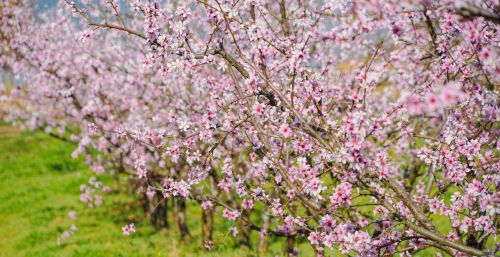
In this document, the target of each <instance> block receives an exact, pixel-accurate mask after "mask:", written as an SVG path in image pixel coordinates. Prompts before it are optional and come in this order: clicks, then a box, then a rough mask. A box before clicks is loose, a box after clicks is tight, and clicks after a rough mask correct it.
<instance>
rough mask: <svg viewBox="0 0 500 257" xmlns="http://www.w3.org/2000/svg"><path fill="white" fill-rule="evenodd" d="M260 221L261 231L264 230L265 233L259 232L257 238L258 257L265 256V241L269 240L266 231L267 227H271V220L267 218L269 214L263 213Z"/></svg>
mask: <svg viewBox="0 0 500 257" xmlns="http://www.w3.org/2000/svg"><path fill="white" fill-rule="evenodd" d="M262 220H263V222H264V224H263V225H262V229H263V230H265V233H262V231H261V232H260V237H259V256H260V257H262V256H266V252H267V240H268V239H269V235H268V233H267V231H268V230H269V227H270V225H271V219H270V218H269V214H268V212H267V211H265V212H264V214H263V215H262Z"/></svg>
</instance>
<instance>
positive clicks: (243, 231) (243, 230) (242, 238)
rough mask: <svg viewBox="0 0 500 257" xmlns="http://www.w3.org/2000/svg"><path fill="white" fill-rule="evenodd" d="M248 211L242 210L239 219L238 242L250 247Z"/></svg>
mask: <svg viewBox="0 0 500 257" xmlns="http://www.w3.org/2000/svg"><path fill="white" fill-rule="evenodd" d="M249 221H250V211H248V210H243V211H242V212H241V217H240V219H239V231H238V242H239V244H240V246H245V247H250V230H251V227H250V223H249Z"/></svg>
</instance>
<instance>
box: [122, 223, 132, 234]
mask: <svg viewBox="0 0 500 257" xmlns="http://www.w3.org/2000/svg"><path fill="white" fill-rule="evenodd" d="M122 231H123V234H124V235H126V236H129V235H130V234H134V233H135V225H134V223H130V224H128V225H125V226H123V227H122Z"/></svg>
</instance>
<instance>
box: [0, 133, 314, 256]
mask: <svg viewBox="0 0 500 257" xmlns="http://www.w3.org/2000/svg"><path fill="white" fill-rule="evenodd" d="M73 149H74V146H73V145H71V144H69V143H65V142H62V141H60V140H57V139H54V138H51V137H49V136H47V135H45V134H43V133H42V132H20V131H18V130H17V129H15V128H13V127H10V126H5V125H3V126H2V125H0V256H1V257H4V256H5V257H13V256H37V257H38V256H50V257H53V256H92V257H99V256H255V255H256V254H255V252H254V251H244V250H242V249H238V248H236V247H235V243H234V242H235V241H234V239H233V238H232V237H231V236H230V235H228V234H227V233H226V234H222V233H215V234H214V239H215V240H214V241H216V243H217V242H219V244H216V246H215V247H214V248H213V250H212V251H211V252H209V253H206V252H205V251H203V249H202V243H201V239H200V238H201V236H200V233H201V224H200V220H201V209H199V207H195V206H194V205H191V206H189V216H188V218H189V220H188V222H189V226H190V228H191V232H192V234H193V238H194V240H193V242H192V243H191V244H189V245H186V244H182V243H180V242H179V241H178V240H177V238H178V235H177V233H176V232H175V231H172V230H169V231H166V230H164V231H155V230H153V228H152V226H151V225H150V224H149V222H148V221H146V220H144V219H143V218H141V217H142V216H143V215H142V213H141V210H140V208H138V207H137V206H134V205H133V203H134V199H132V198H131V197H130V196H124V195H123V194H112V193H110V194H108V195H106V196H105V198H104V204H103V205H102V206H99V207H97V208H93V209H89V208H88V207H86V206H85V205H84V204H83V203H81V202H80V201H79V196H80V191H79V186H80V185H81V184H85V183H87V181H88V179H89V178H90V177H91V176H93V175H94V174H93V173H92V172H91V171H90V170H89V169H88V167H87V166H86V165H85V164H84V162H83V161H82V160H78V159H77V160H74V159H72V158H71V157H70V155H71V152H72V151H73ZM98 179H99V180H101V181H103V182H104V184H107V185H110V184H111V178H110V176H107V175H101V176H99V177H98ZM69 211H76V213H77V219H76V220H72V219H70V218H69V217H68V212H69ZM129 222H134V223H135V224H136V226H137V233H136V234H134V235H132V236H130V237H127V236H124V235H122V233H121V226H123V225H125V224H128V223H129ZM72 224H75V225H76V226H77V228H78V231H77V232H76V233H75V234H74V235H73V236H71V237H70V238H69V239H67V240H65V241H63V244H62V245H58V244H57V238H58V237H59V236H60V235H61V234H62V233H63V231H65V230H67V229H69V228H70V226H71V225H72ZM215 225H216V227H219V228H220V227H230V226H232V224H229V223H226V221H224V219H216V223H215ZM224 231H227V229H225V230H224ZM257 236H258V235H257V233H256V232H254V233H253V234H252V239H253V242H254V243H257V240H256V239H257ZM301 248H302V249H301V252H302V254H303V255H302V256H311V255H312V250H311V249H310V248H307V247H305V248H304V246H303V244H302V246H301ZM276 255H279V256H281V255H282V241H281V240H280V239H272V240H271V241H270V249H269V256H276Z"/></svg>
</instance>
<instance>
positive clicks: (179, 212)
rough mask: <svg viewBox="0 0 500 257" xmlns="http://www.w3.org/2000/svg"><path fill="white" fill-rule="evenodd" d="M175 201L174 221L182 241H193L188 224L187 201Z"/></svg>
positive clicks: (176, 199)
mask: <svg viewBox="0 0 500 257" xmlns="http://www.w3.org/2000/svg"><path fill="white" fill-rule="evenodd" d="M173 199H174V219H175V224H176V226H177V230H178V231H179V233H180V236H181V240H183V241H184V242H189V241H191V239H192V237H191V233H189V228H188V226H187V223H186V200H185V199H182V198H173Z"/></svg>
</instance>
